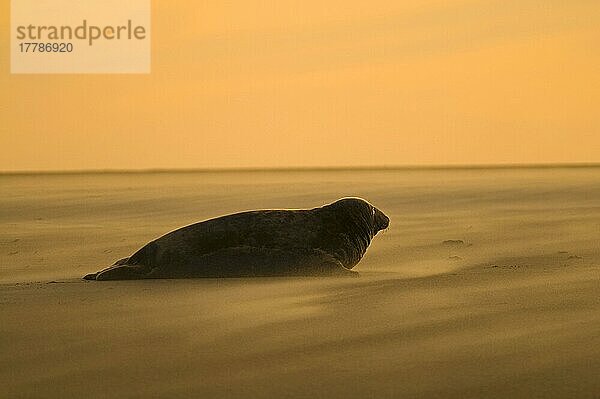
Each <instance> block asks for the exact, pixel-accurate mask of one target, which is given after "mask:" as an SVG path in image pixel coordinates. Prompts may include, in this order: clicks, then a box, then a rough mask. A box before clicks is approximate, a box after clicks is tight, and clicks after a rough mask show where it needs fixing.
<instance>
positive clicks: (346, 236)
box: [84, 198, 389, 280]
mask: <svg viewBox="0 0 600 399" xmlns="http://www.w3.org/2000/svg"><path fill="white" fill-rule="evenodd" d="M388 225H389V218H388V217H387V216H386V215H384V214H383V212H381V211H380V210H378V209H377V208H375V207H373V206H372V205H371V204H369V203H368V202H367V201H365V200H362V199H360V198H344V199H341V200H338V201H336V202H334V203H332V204H329V205H325V206H323V207H319V208H314V209H306V210H260V211H248V212H241V213H236V214H233V215H227V216H222V217H218V218H215V219H210V220H207V221H204V222H200V223H195V224H192V225H189V226H186V227H182V228H180V229H177V230H175V231H172V232H170V233H168V234H166V235H164V236H162V237H160V238H157V239H156V240H154V241H151V242H149V243H148V244H146V245H145V246H143V247H142V248H141V249H139V250H138V251H137V252H135V253H134V254H133V255H131V256H130V257H129V258H124V259H121V260H119V261H117V262H116V263H115V264H114V265H113V266H111V267H109V268H106V269H104V270H101V271H100V272H98V273H93V274H88V275H87V276H85V277H84V278H85V279H87V280H128V279H144V278H194V277H249V276H293V275H296V276H310V275H340V274H348V275H350V274H355V273H356V272H353V271H351V269H352V268H353V267H354V266H355V265H356V264H357V263H358V262H359V261H360V259H361V258H362V257H363V255H364V254H365V252H366V250H367V248H368V247H369V244H370V243H371V240H372V239H373V237H374V236H375V235H376V234H377V233H378V232H379V231H380V230H382V229H385V228H387V227H388Z"/></svg>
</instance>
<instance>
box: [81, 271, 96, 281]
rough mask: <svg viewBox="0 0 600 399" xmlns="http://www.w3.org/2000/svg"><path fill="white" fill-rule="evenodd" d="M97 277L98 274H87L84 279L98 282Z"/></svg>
mask: <svg viewBox="0 0 600 399" xmlns="http://www.w3.org/2000/svg"><path fill="white" fill-rule="evenodd" d="M97 275H98V273H90V274H86V275H85V276H83V279H84V280H96V276H97Z"/></svg>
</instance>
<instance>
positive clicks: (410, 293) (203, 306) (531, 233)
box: [0, 168, 600, 398]
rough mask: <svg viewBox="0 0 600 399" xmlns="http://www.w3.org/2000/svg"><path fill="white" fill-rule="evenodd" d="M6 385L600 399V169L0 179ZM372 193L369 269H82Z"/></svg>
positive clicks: (134, 393) (101, 394)
mask: <svg viewBox="0 0 600 399" xmlns="http://www.w3.org/2000/svg"><path fill="white" fill-rule="evenodd" d="M0 187H2V188H1V191H2V195H1V196H0V226H1V227H2V228H1V229H0V262H1V267H0V337H2V339H1V340H0V353H1V354H2V356H1V357H0V359H1V360H0V393H1V394H2V395H0V396H2V397H11V398H12V397H49V398H54V397H56V398H66V397H74V398H78V397H89V398H105V397H169V398H177V397H232V398H238V397H259V398H260V397H265V398H266V397H318V398H321V397H322V398H331V397H356V398H364V397H410V398H413V397H414V398H418V397H423V398H435V397H439V398H453V397H456V398H467V397H473V398H479V397H487V398H490V397H498V398H501V397H502V398H504V397H523V398H531V397H544V398H548V397H556V398H559V397H560V398H563V397H596V396H598V393H599V392H600V382H598V379H597V375H598V374H600V349H598V348H600V345H599V344H600V299H599V298H600V295H599V294H600V280H599V277H600V241H599V237H600V205H599V204H600V169H598V168H574V169H504V170H426V171H422V170H412V171H411V170H402V171H331V172H324V171H312V172H308V171H305V172H300V171H298V172H290V171H288V172H230V173H225V172H221V173H172V174H168V173H159V174H80V175H77V174H74V175H44V176H40V175H21V176H0ZM348 195H356V196H361V197H364V198H366V199H368V200H369V201H371V202H372V203H373V204H375V205H376V206H377V207H379V208H380V209H382V210H383V211H384V212H385V213H386V214H387V215H389V216H390V218H391V225H390V228H389V229H388V231H386V232H385V233H383V234H380V235H378V236H377V237H376V238H375V240H374V242H373V244H372V246H371V248H370V249H369V251H368V253H367V255H366V257H365V258H364V259H363V261H362V262H361V263H360V264H359V265H358V267H357V269H356V270H358V271H359V272H361V277H360V278H358V279H343V278H342V279H335V278H260V279H196V280H161V281H124V282H94V281H90V282H88V281H81V280H80V277H81V276H82V275H84V274H85V273H88V272H92V271H96V270H98V269H100V268H102V267H104V266H106V265H108V264H110V263H112V262H114V261H115V260H116V259H118V258H120V257H123V256H127V255H128V254H130V253H131V252H132V251H134V250H135V249H137V248H138V247H139V246H141V245H142V244H144V243H145V242H147V241H149V240H151V239H153V238H155V237H157V236H159V235H161V234H163V233H165V232H167V231H169V230H172V229H175V228H177V227H179V226H182V225H185V224H189V223H193V222H196V221H199V220H203V219H206V218H209V217H214V216H218V215H222V214H226V213H231V212H236V211H241V210H246V209H261V208H303V207H313V206H319V205H322V204H324V203H327V202H331V201H333V200H335V199H337V198H339V197H343V196H348Z"/></svg>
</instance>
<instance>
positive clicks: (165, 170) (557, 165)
mask: <svg viewBox="0 0 600 399" xmlns="http://www.w3.org/2000/svg"><path fill="white" fill-rule="evenodd" d="M597 167H600V162H572V163H531V164H527V163H507V164H446V165H444V164H432V165H373V166H367V165H357V166H280V167H277V166H272V167H254V166H250V167H215V168H210V167H204V168H140V169H64V170H61V169H50V170H14V171H11V170H1V171H0V176H9V175H79V174H128V173H131V174H161V173H232V172H237V173H239V172H338V171H394V170H398V171H401V170H444V169H450V170H469V169H473V170H477V169H571V168H597Z"/></svg>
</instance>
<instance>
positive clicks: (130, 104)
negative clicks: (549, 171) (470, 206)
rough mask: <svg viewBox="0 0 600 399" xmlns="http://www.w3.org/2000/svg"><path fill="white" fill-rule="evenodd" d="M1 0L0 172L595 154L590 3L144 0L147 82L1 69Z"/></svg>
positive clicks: (597, 84) (574, 158)
mask: <svg viewBox="0 0 600 399" xmlns="http://www.w3.org/2000/svg"><path fill="white" fill-rule="evenodd" d="M8 3H9V2H8V1H7V0H4V1H3V2H2V6H1V7H2V8H1V10H0V12H1V15H0V17H1V20H0V21H1V24H2V25H1V32H0V33H1V37H2V41H1V43H0V46H1V48H0V54H2V56H1V57H0V87H1V90H0V170H5V171H6V170H55V169H56V170H63V169H123V168H125V169H129V168H135V169H137V168H171V167H173V168H194V167H200V168H203V167H245V166H251V167H271V166H341V165H344V166H345V165H354V166H356V165H361V166H362V165H365V166H367V165H421V164H426V165H430V164H486V163H493V164H497V163H554V162H599V161H600V112H599V111H598V109H599V105H598V104H600V28H599V26H600V2H599V1H597V0H588V1H584V0H572V1H568V2H567V1H562V0H561V1H559V0H537V1H532V0H518V1H517V0H496V1H494V0H479V1H478V0H473V1H466V0H465V1H459V0H446V1H441V0H423V1H398V0H395V1H378V0H372V1H369V2H364V1H352V0H345V1H341V0H340V1H328V0H298V1H285V0H275V1H264V0H260V1H259V0H244V1H236V2H223V1H208V2H198V1H192V0H177V1H153V9H152V73H151V74H150V75H10V73H9V59H8V54H9V27H8V25H9V8H8ZM366 5H368V6H366Z"/></svg>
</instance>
